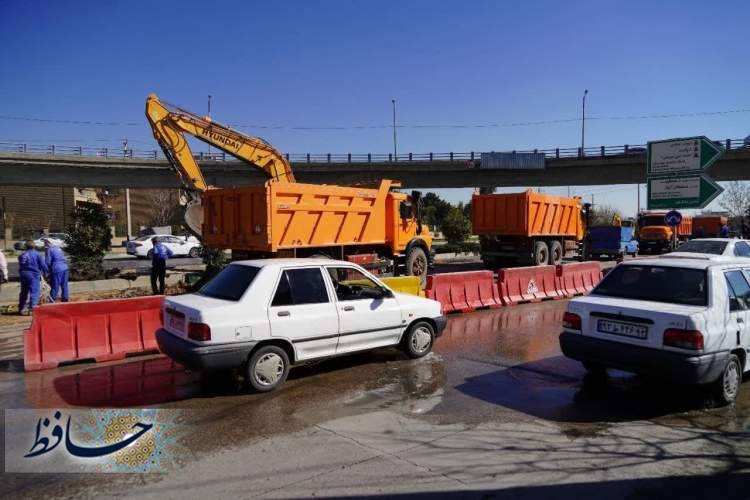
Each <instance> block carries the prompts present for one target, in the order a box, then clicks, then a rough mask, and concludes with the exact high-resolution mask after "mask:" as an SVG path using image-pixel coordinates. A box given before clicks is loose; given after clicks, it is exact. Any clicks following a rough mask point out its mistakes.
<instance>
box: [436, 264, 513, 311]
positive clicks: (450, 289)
mask: <svg viewBox="0 0 750 500" xmlns="http://www.w3.org/2000/svg"><path fill="white" fill-rule="evenodd" d="M425 295H426V296H427V297H428V298H430V299H434V300H437V301H438V302H440V303H441V304H442V305H443V312H445V313H451V312H459V311H460V312H470V311H475V310H477V309H483V308H494V307H500V306H501V305H502V303H501V302H500V300H499V297H498V296H497V289H496V288H495V286H494V281H493V276H492V271H468V272H463V273H444V274H432V275H430V276H428V277H427V287H426V288H425Z"/></svg>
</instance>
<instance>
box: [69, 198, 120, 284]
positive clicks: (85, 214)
mask: <svg viewBox="0 0 750 500" xmlns="http://www.w3.org/2000/svg"><path fill="white" fill-rule="evenodd" d="M71 217H72V219H73V222H72V223H71V224H70V225H69V226H68V228H67V232H68V235H69V238H68V240H67V244H68V246H67V248H66V251H67V253H68V255H70V278H71V280H95V279H100V278H102V277H104V268H103V267H102V261H103V260H104V254H105V253H106V252H107V251H108V250H109V249H110V247H111V244H112V235H111V233H110V229H109V219H108V218H107V214H106V213H105V212H104V209H103V208H102V206H101V205H97V204H93V203H84V204H81V205H78V206H76V208H75V209H74V210H73V213H72V214H71Z"/></svg>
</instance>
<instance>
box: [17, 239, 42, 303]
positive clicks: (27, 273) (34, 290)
mask: <svg viewBox="0 0 750 500" xmlns="http://www.w3.org/2000/svg"><path fill="white" fill-rule="evenodd" d="M25 246H26V250H25V251H24V252H23V253H22V254H21V255H19V256H18V272H19V274H20V277H21V293H20V294H19V295H18V312H19V313H20V314H23V315H26V316H28V315H29V314H31V311H32V310H33V309H34V306H36V305H37V304H38V303H39V289H40V287H41V280H42V274H47V272H48V269H47V263H46V262H44V257H42V254H40V253H39V252H37V251H36V245H35V244H34V242H33V241H32V240H28V241H26V245H25ZM29 293H31V297H30V298H29ZM27 303H28V306H29V307H28V309H26V308H25V307H26V304H27Z"/></svg>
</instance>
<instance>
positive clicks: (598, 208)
mask: <svg viewBox="0 0 750 500" xmlns="http://www.w3.org/2000/svg"><path fill="white" fill-rule="evenodd" d="M615 215H616V216H618V217H619V218H620V219H621V220H622V214H621V213H620V211H619V210H617V209H616V208H614V207H612V206H610V205H595V206H594V207H593V208H592V209H591V225H592V226H609V225H611V224H612V219H613V218H614V216H615Z"/></svg>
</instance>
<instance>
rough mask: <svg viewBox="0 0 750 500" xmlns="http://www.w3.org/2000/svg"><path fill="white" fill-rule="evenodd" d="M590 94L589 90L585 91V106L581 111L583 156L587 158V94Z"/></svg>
mask: <svg viewBox="0 0 750 500" xmlns="http://www.w3.org/2000/svg"><path fill="white" fill-rule="evenodd" d="M588 93H589V91H588V89H586V90H584V91H583V106H582V109H581V156H586V152H585V150H584V147H585V146H584V138H585V137H586V94H588Z"/></svg>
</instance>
